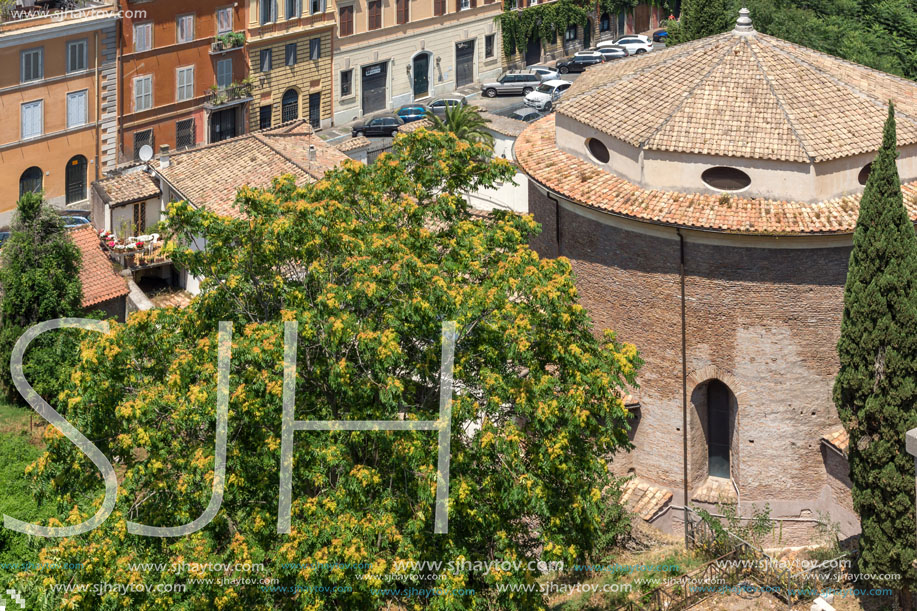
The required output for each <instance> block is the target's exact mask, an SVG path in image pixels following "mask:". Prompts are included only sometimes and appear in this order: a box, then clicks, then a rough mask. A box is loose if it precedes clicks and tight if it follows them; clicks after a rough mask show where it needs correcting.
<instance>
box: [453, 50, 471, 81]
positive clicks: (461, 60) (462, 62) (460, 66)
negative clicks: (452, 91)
mask: <svg viewBox="0 0 917 611" xmlns="http://www.w3.org/2000/svg"><path fill="white" fill-rule="evenodd" d="M473 82H474V40H463V41H462V42H457V43H455V87H456V88H459V87H462V86H463V85H470V84H471V83H473Z"/></svg>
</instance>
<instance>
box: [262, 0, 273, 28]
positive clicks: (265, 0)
mask: <svg viewBox="0 0 917 611" xmlns="http://www.w3.org/2000/svg"><path fill="white" fill-rule="evenodd" d="M273 22H274V0H261V25H264V24H265V23H273Z"/></svg>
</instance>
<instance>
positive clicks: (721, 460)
mask: <svg viewBox="0 0 917 611" xmlns="http://www.w3.org/2000/svg"><path fill="white" fill-rule="evenodd" d="M731 394H732V393H731V392H730V391H729V387H728V386H726V385H725V384H723V383H722V382H720V381H719V380H710V381H709V382H708V383H707V470H708V474H709V475H710V476H712V477H722V478H726V479H728V478H729V477H730V469H729V446H730V435H729V429H730V409H729V397H730V395H731Z"/></svg>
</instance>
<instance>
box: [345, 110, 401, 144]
mask: <svg viewBox="0 0 917 611" xmlns="http://www.w3.org/2000/svg"><path fill="white" fill-rule="evenodd" d="M402 125H404V121H402V120H401V118H400V117H398V115H380V116H378V117H373V118H372V119H369V120H368V121H366V122H365V123H357V124H356V125H354V126H353V127H352V128H351V135H353V137H354V138H356V137H357V136H359V135H360V134H363V135H364V136H389V137H391V136H394V135H395V132H396V131H398V128H399V127H401V126H402Z"/></svg>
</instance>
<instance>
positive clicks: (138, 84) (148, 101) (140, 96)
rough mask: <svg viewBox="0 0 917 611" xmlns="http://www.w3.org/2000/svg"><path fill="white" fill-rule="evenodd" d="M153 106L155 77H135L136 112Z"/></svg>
mask: <svg viewBox="0 0 917 611" xmlns="http://www.w3.org/2000/svg"><path fill="white" fill-rule="evenodd" d="M152 107H153V77H152V76H150V75H147V76H138V77H137V78H135V79H134V112H140V111H141V110H149V109H150V108H152Z"/></svg>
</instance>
